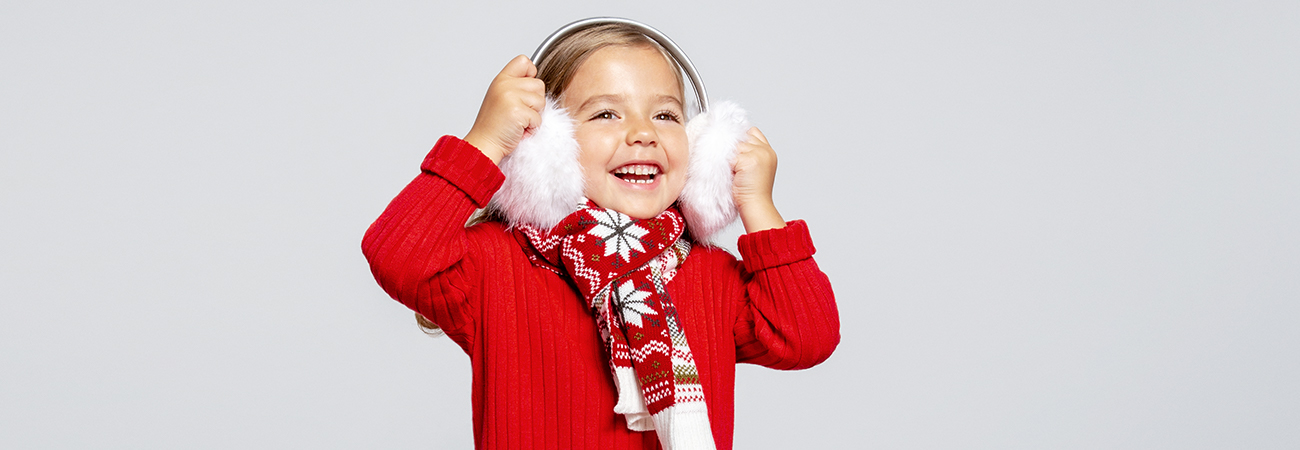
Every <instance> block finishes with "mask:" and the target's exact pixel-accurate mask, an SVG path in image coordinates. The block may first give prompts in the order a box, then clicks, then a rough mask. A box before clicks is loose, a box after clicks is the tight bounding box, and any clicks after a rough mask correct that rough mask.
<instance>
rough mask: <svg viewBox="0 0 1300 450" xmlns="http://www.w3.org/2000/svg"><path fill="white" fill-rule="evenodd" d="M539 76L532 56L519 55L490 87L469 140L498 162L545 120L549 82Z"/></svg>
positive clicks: (466, 137)
mask: <svg viewBox="0 0 1300 450" xmlns="http://www.w3.org/2000/svg"><path fill="white" fill-rule="evenodd" d="M536 76H537V67H536V66H534V65H533V62H532V61H529V60H528V57H526V56H524V55H519V56H516V57H515V58H514V59H512V60H510V63H509V64H506V67H505V68H503V69H501V73H499V74H497V76H496V78H493V79H492V84H491V85H489V86H488V90H487V95H484V96H483V105H482V106H480V107H479V109H478V117H476V118H474V126H473V127H472V128H470V130H469V133H466V134H465V142H468V143H470V145H473V146H474V147H476V148H478V149H479V151H481V152H483V154H484V155H485V156H487V157H488V158H490V159H492V162H494V163H500V162H501V158H504V157H505V156H506V155H509V154H510V152H511V151H514V149H515V147H517V146H518V145H519V141H520V140H523V138H524V137H525V136H528V135H529V134H531V133H532V131H533V129H535V128H537V126H538V125H541V123H542V108H543V107H545V106H546V85H545V83H543V82H542V80H539V79H537V78H535V77H536Z"/></svg>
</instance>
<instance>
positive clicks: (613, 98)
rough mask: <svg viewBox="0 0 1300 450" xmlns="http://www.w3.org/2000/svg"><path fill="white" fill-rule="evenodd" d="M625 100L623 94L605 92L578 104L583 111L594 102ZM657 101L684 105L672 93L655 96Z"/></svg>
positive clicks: (678, 105) (679, 105)
mask: <svg viewBox="0 0 1300 450" xmlns="http://www.w3.org/2000/svg"><path fill="white" fill-rule="evenodd" d="M623 100H624V97H623V96H622V95H619V94H603V95H595V96H592V97H590V98H587V100H586V101H584V102H582V104H581V105H578V111H582V110H585V109H587V106H588V105H591V104H592V103H597V102H610V103H621V102H622V101H623ZM655 102H657V103H675V104H676V105H677V107H678V108H681V107H682V100H681V99H679V98H677V97H674V96H671V95H660V96H658V97H655Z"/></svg>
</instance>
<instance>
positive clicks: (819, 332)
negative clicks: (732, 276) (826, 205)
mask: <svg viewBox="0 0 1300 450" xmlns="http://www.w3.org/2000/svg"><path fill="white" fill-rule="evenodd" d="M737 247H738V250H739V251H740V254H741V256H742V257H743V258H744V261H743V265H744V266H743V267H744V269H745V271H746V272H747V273H748V279H747V280H746V281H745V294H746V295H744V296H743V299H742V302H743V304H741V305H739V306H740V307H739V309H738V314H737V321H736V324H735V329H734V334H735V337H736V360H737V361H738V362H747V363H753V364H760V365H763V366H767V367H771V368H774V369H784V370H793V369H806V368H808V367H812V366H814V365H817V364H818V363H820V362H822V361H825V360H826V358H828V357H830V355H831V352H833V351H835V347H836V346H837V345H839V342H840V319H839V312H838V310H837V308H836V306H835V293H834V292H832V291H831V283H830V280H829V279H828V278H826V274H824V273H822V271H821V269H819V268H818V267H817V262H816V261H813V258H812V255H813V253H814V252H815V251H816V249H815V248H813V244H812V238H811V237H810V236H809V234H808V226H807V224H805V223H804V222H803V221H801V220H796V221H792V222H789V223H788V224H787V226H786V227H785V228H779V229H772V230H766V231H760V232H757V233H750V234H746V235H743V236H741V237H740V242H739V243H738V246H737Z"/></svg>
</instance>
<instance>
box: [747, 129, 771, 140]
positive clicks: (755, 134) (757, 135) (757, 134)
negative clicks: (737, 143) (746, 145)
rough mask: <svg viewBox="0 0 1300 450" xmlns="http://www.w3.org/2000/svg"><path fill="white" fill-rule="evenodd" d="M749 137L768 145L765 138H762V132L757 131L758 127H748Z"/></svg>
mask: <svg viewBox="0 0 1300 450" xmlns="http://www.w3.org/2000/svg"><path fill="white" fill-rule="evenodd" d="M749 135H750V136H753V137H754V138H756V139H758V140H759V142H762V143H764V144H767V143H768V142H767V136H764V135H763V132H762V131H758V127H749Z"/></svg>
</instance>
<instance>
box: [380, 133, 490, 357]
mask: <svg viewBox="0 0 1300 450" xmlns="http://www.w3.org/2000/svg"><path fill="white" fill-rule="evenodd" d="M420 168H421V172H420V174H419V175H417V176H416V177H415V179H414V180H412V181H411V183H410V184H408V185H407V186H406V188H405V189H403V190H402V192H401V193H400V194H397V197H396V198H394V199H393V201H392V202H391V203H389V204H388V208H386V209H385V210H384V212H383V214H381V215H380V216H379V219H377V220H375V223H374V224H372V225H370V228H369V229H368V230H366V234H365V237H364V238H363V240H362V242H361V252H362V253H363V254H365V256H366V259H367V260H368V261H369V262H370V270H371V272H373V273H374V276H375V280H376V281H378V282H379V285H380V286H381V287H383V288H384V291H386V292H388V295H390V296H392V297H393V298H394V299H396V300H397V301H399V302H402V304H404V305H406V306H407V307H408V308H411V309H412V310H414V311H415V312H417V313H419V314H421V315H423V316H424V317H426V318H428V319H429V320H431V321H433V323H436V324H438V326H439V327H441V328H442V330H443V331H444V332H446V333H447V335H448V336H449V337H451V338H452V339H453V340H455V341H456V342H457V343H458V344H460V345H461V347H462V348H465V349H469V348H470V346H471V345H472V342H473V339H474V335H473V330H474V329H475V328H474V318H475V317H476V315H477V311H476V308H477V305H476V304H475V303H474V302H472V301H471V300H472V299H471V298H470V295H469V292H472V291H473V287H474V286H475V285H476V284H477V283H478V280H477V278H478V277H477V276H475V275H474V274H476V273H479V271H477V270H475V269H474V268H473V267H470V266H473V264H472V263H471V262H468V261H466V256H467V248H468V242H467V238H466V230H465V222H466V220H468V219H469V216H470V214H472V213H473V212H474V209H475V208H481V207H483V206H485V205H487V202H488V200H490V199H491V198H492V194H493V193H495V192H496V190H497V189H498V188H500V187H501V183H502V182H503V181H504V179H505V177H504V176H503V175H502V174H501V171H500V170H499V169H497V166H496V165H495V164H493V163H492V161H491V160H490V159H488V158H487V157H486V156H483V154H482V153H481V152H479V150H478V149H476V148H474V147H473V146H472V145H470V144H469V143H466V142H465V141H462V140H460V139H457V138H456V137H453V136H444V137H443V138H442V139H439V140H438V143H437V144H436V145H435V146H434V147H433V150H431V151H430V152H429V155H428V156H427V157H426V158H425V159H424V163H423V164H421V165H420Z"/></svg>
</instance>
